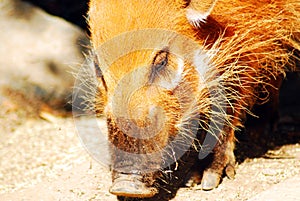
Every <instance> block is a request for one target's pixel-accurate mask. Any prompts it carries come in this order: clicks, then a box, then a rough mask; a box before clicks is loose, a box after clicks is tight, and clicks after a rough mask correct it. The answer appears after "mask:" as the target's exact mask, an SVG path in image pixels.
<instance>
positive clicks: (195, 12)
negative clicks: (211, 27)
mask: <svg viewBox="0 0 300 201" xmlns="http://www.w3.org/2000/svg"><path fill="white" fill-rule="evenodd" d="M216 2H217V0H190V1H189V4H188V6H187V7H186V17H187V19H188V20H189V22H190V23H191V24H192V25H193V26H195V27H197V28H199V27H200V26H201V23H205V20H206V19H207V17H208V16H209V15H210V13H211V11H212V10H213V8H214V6H215V4H216Z"/></svg>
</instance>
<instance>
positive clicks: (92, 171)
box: [0, 114, 300, 201]
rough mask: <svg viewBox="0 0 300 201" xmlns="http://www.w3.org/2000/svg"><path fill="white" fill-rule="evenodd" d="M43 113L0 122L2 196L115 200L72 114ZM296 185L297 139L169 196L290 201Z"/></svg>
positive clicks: (299, 181) (299, 168) (298, 194)
mask: <svg viewBox="0 0 300 201" xmlns="http://www.w3.org/2000/svg"><path fill="white" fill-rule="evenodd" d="M7 117H8V118H10V119H11V118H13V117H14V115H13V114H10V115H8V116H7ZM46 119H47V120H45V119H37V118H31V119H27V120H26V122H25V123H19V124H18V123H16V122H18V121H17V120H15V122H14V123H15V124H14V126H5V125H4V124H2V129H1V130H2V131H0V133H1V139H2V140H1V142H0V150H1V152H0V159H1V160H0V200H5V201H6V200H13V201H15V200H16V201H17V200H20V201H21V200H24V201H25V200H45V201H47V200H49V201H50V200H66V201H67V200H101V201H102V200H104V201H106V200H107V201H113V200H117V199H116V197H115V196H113V195H111V194H109V192H108V189H109V186H110V184H111V179H110V172H109V170H108V167H107V166H103V165H100V164H99V163H97V162H96V161H95V160H94V159H92V158H91V157H90V156H89V155H88V154H87V152H86V151H85V149H84V148H83V146H82V144H81V142H80V140H79V138H78V135H77V132H76V126H75V124H74V120H73V118H72V117H67V118H60V117H55V116H51V115H50V116H48V117H47V118H46ZM82 121H87V120H86V119H84V120H82ZM1 122H2V123H3V122H4V121H1ZM7 123H9V122H7ZM87 124H88V121H87ZM299 189H300V144H297V143H296V144H288V145H283V146H280V147H277V148H276V149H273V150H269V151H268V152H267V154H265V155H264V156H261V157H258V158H252V159H250V158H248V159H246V160H244V161H243V162H242V163H240V164H238V166H237V172H236V177H235V179H233V180H229V179H227V178H224V180H223V182H222V183H221V185H220V186H219V187H218V188H217V189H215V190H213V191H209V192H205V191H202V190H201V189H199V188H198V187H197V186H196V187H192V188H180V189H179V191H178V192H177V195H176V196H175V197H174V198H173V199H172V200H173V201H181V200H190V201H199V200H228V201H229V200H232V201H233V200H251V201H257V200H291V201H292V200H300V191H299ZM283 198H284V199H283Z"/></svg>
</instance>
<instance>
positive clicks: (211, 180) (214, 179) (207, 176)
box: [201, 172, 220, 191]
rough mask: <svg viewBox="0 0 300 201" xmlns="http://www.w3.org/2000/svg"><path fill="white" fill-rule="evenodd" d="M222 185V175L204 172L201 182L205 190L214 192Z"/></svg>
mask: <svg viewBox="0 0 300 201" xmlns="http://www.w3.org/2000/svg"><path fill="white" fill-rule="evenodd" d="M219 183H220V175H218V174H217V173H214V172H204V174H203V178H202V181H201V186H202V189H203V190H206V191H208V190H212V189H214V188H216V187H217V186H218V185H219Z"/></svg>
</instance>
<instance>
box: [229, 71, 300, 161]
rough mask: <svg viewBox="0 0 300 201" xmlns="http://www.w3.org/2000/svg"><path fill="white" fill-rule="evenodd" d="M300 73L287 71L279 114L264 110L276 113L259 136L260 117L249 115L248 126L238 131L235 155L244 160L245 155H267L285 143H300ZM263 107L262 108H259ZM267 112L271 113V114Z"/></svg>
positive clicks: (281, 90) (280, 99)
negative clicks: (254, 135) (255, 134)
mask: <svg viewBox="0 0 300 201" xmlns="http://www.w3.org/2000/svg"><path fill="white" fill-rule="evenodd" d="M299 100H300V73H299V72H295V73H287V77H286V78H285V80H284V81H283V84H282V86H281V89H280V93H279V108H278V111H277V114H272V113H271V112H270V111H268V110H265V111H263V113H262V114H261V115H265V116H270V114H271V115H272V116H273V118H274V119H275V120H271V121H269V122H267V123H266V125H265V127H264V130H263V132H262V134H261V135H260V136H259V137H258V138H256V137H253V136H252V135H251V131H252V130H259V129H260V127H261V124H260V123H261V122H260V120H261V119H262V118H263V117H262V118H256V117H252V116H248V117H247V118H248V119H247V121H246V125H245V128H244V129H242V130H241V131H240V132H238V133H237V135H236V137H237V140H238V142H237V143H236V147H237V148H236V153H235V155H236V157H237V162H239V163H241V162H243V161H244V160H245V159H246V158H255V157H268V156H267V155H265V154H266V153H267V151H269V150H276V149H278V148H279V147H281V146H283V145H288V144H295V143H299V142H300V101H299ZM256 109H260V108H256ZM268 113H270V114H269V115H268Z"/></svg>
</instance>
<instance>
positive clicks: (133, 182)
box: [109, 174, 158, 198]
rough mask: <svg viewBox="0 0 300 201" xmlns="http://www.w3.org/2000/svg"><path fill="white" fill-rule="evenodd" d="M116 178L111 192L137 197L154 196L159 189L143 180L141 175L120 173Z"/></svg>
mask: <svg viewBox="0 0 300 201" xmlns="http://www.w3.org/2000/svg"><path fill="white" fill-rule="evenodd" d="M119 176H120V177H118V178H117V179H115V180H114V182H113V184H112V186H111V187H110V189H109V192H110V193H111V194H113V195H117V196H124V197H135V198H149V197H153V196H154V195H155V194H156V193H157V192H158V190H157V189H156V188H154V187H148V186H146V184H144V183H143V182H141V179H142V176H140V175H125V174H124V175H123V174H122V175H119Z"/></svg>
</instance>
